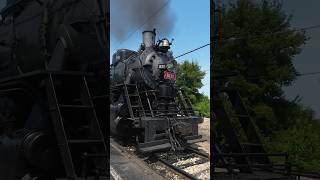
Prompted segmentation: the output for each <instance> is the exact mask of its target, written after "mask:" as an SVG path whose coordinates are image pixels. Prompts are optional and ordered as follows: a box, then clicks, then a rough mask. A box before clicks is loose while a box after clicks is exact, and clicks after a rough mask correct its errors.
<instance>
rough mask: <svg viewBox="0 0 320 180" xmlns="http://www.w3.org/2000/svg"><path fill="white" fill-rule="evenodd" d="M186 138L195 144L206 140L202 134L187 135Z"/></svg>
mask: <svg viewBox="0 0 320 180" xmlns="http://www.w3.org/2000/svg"><path fill="white" fill-rule="evenodd" d="M185 140H187V143H188V144H194V143H198V142H204V141H206V140H205V139H202V135H194V136H187V137H185Z"/></svg>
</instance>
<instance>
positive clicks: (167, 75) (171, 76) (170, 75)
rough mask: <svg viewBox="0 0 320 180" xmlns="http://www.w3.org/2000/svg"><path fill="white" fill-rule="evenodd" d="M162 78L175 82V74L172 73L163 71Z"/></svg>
mask: <svg viewBox="0 0 320 180" xmlns="http://www.w3.org/2000/svg"><path fill="white" fill-rule="evenodd" d="M163 78H164V79H169V80H173V81H175V80H176V74H175V73H172V72H169V71H165V72H164V77H163Z"/></svg>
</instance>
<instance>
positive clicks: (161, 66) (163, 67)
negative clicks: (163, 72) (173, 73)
mask: <svg viewBox="0 0 320 180" xmlns="http://www.w3.org/2000/svg"><path fill="white" fill-rule="evenodd" d="M158 68H159V69H165V68H166V65H165V64H159V65H158Z"/></svg>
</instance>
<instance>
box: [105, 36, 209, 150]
mask: <svg viewBox="0 0 320 180" xmlns="http://www.w3.org/2000/svg"><path fill="white" fill-rule="evenodd" d="M155 36H156V32H155V30H153V31H144V32H143V43H142V44H141V47H140V50H139V51H138V52H136V51H131V50H127V49H120V50H118V51H117V52H116V53H115V54H114V55H113V57H112V65H111V71H110V72H111V90H110V92H111V105H110V129H111V132H112V133H113V134H115V135H117V136H118V137H122V138H125V139H130V138H131V139H132V138H133V139H134V141H135V142H136V143H137V145H138V146H137V147H138V150H139V151H140V152H142V153H145V152H152V151H158V150H165V149H170V148H171V149H174V150H179V149H184V148H185V147H186V146H188V145H190V144H191V143H195V142H198V141H200V140H201V135H198V124H199V123H201V121H203V120H202V118H201V117H199V116H196V115H195V113H194V111H193V109H192V106H191V103H190V101H189V100H188V99H187V98H186V96H185V94H184V93H183V91H182V90H180V89H179V88H178V87H177V86H176V84H175V80H176V74H175V70H176V66H177V62H176V61H175V59H174V57H173V55H172V52H171V51H169V49H170V45H171V42H169V41H168V40H167V39H162V40H159V41H158V42H157V44H156V43H155Z"/></svg>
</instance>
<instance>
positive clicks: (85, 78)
mask: <svg viewBox="0 0 320 180" xmlns="http://www.w3.org/2000/svg"><path fill="white" fill-rule="evenodd" d="M93 75H94V74H92V73H81V72H71V71H60V72H51V71H35V72H30V73H26V74H24V75H20V76H16V77H10V78H5V79H2V80H1V81H0V83H1V86H0V93H1V94H3V93H5V94H6V95H10V94H16V92H17V91H20V92H22V93H24V94H22V95H21V96H25V95H29V96H30V97H37V98H40V99H43V100H44V101H45V102H46V101H47V103H45V104H46V107H47V110H45V109H46V108H43V110H44V112H43V113H44V114H46V112H48V113H47V115H45V117H48V118H49V120H50V121H51V122H47V123H49V124H52V127H51V128H49V131H52V133H49V134H50V137H51V138H52V141H53V142H55V143H56V144H55V143H53V145H52V147H50V148H49V149H50V150H53V151H54V149H55V147H56V145H58V146H57V147H58V152H59V155H58V156H57V158H58V162H57V163H58V164H60V163H61V165H62V167H63V168H62V169H61V170H59V168H58V169H57V167H53V169H51V170H52V171H53V172H50V173H48V172H47V173H45V175H46V176H47V178H49V177H50V178H52V177H59V176H61V177H68V178H70V179H76V178H78V177H82V178H84V179H85V178H87V177H89V176H97V177H99V176H104V177H106V176H107V174H108V168H107V163H108V161H107V160H108V156H109V153H108V148H107V146H106V144H105V138H106V135H105V134H104V135H103V134H102V132H103V131H104V132H105V130H106V129H107V127H106V123H105V122H106V115H103V114H102V112H101V107H98V106H99V101H101V100H103V101H105V102H106V98H107V96H106V94H96V92H97V91H95V89H94V86H90V83H95V82H94V80H93V79H92V78H94V76H93ZM22 85H23V86H22ZM90 87H91V88H90ZM98 92H99V91H98ZM100 92H101V91H100ZM45 99H47V100H45ZM17 103H19V101H18V102H17ZM100 105H101V104H100ZM104 105H107V103H104ZM105 108H106V106H104V107H102V109H103V110H104V112H103V113H105ZM96 110H97V111H99V112H96ZM97 114H99V115H97ZM33 123H35V122H33ZM49 126H50V125H49ZM101 126H102V127H101ZM38 131H39V133H40V135H41V132H42V130H41V129H39V130H38ZM25 143H26V142H25ZM42 143H46V142H42ZM29 144H30V147H29V148H33V146H35V144H32V143H31V142H30V143H29ZM31 145H32V146H31ZM38 146H41V147H42V146H44V147H46V144H39V145H38ZM24 148H25V151H33V150H29V149H28V146H26V145H24ZM54 154H55V153H54ZM38 155H39V156H41V154H38ZM27 156H28V155H27ZM59 157H60V158H59ZM35 158H37V157H36V156H35ZM48 158H49V159H50V157H45V160H46V159H48ZM37 159H39V157H38V158H37ZM29 160H34V161H36V159H34V157H31V159H29ZM42 163H45V164H50V163H51V162H42ZM58 164H54V165H55V166H59V165H58ZM51 176H52V177H51Z"/></svg>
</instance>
